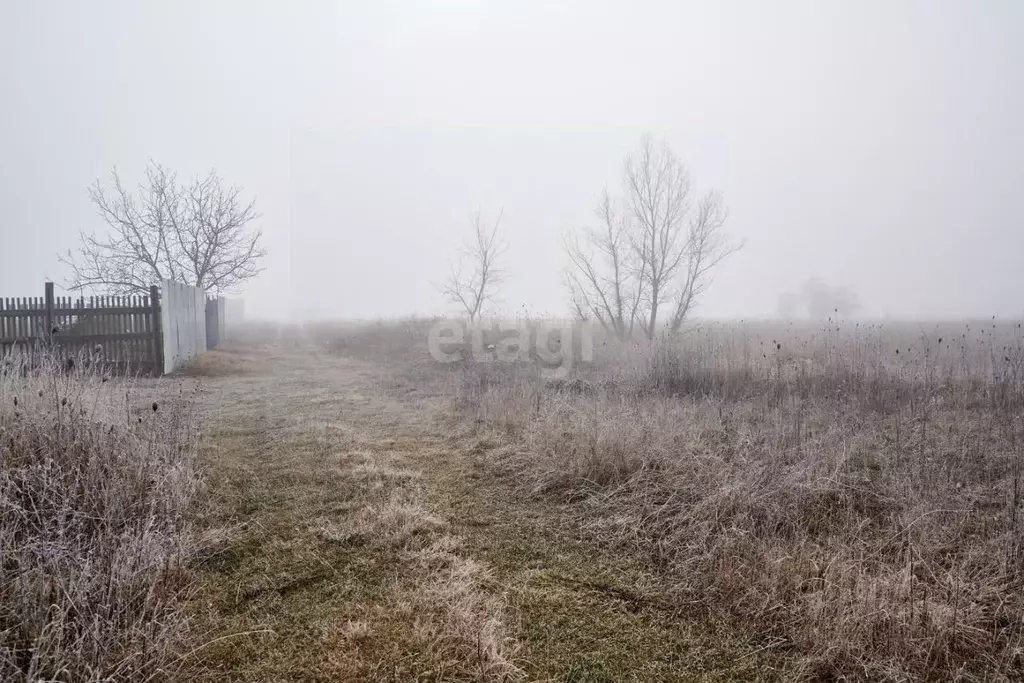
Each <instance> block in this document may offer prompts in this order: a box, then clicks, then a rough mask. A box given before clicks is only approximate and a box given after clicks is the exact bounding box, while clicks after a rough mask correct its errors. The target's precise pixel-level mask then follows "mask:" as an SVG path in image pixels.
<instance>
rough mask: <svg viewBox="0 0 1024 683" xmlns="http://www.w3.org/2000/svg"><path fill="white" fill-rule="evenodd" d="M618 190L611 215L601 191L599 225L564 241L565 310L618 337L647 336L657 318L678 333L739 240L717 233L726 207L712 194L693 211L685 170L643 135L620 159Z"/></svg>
mask: <svg viewBox="0 0 1024 683" xmlns="http://www.w3.org/2000/svg"><path fill="white" fill-rule="evenodd" d="M623 195H624V198H623V203H624V205H625V208H624V210H623V211H622V212H620V213H616V212H614V211H612V209H611V207H612V200H611V199H610V197H609V196H608V193H607V192H605V194H604V195H603V196H602V198H601V200H600V202H599V204H598V208H597V215H598V217H599V218H600V219H601V221H602V228H601V229H600V230H598V231H591V230H586V229H584V230H583V231H582V237H581V236H580V235H579V234H572V235H570V237H569V238H568V239H567V240H566V247H565V250H566V254H567V256H568V260H569V269H568V273H567V277H566V279H567V282H568V283H569V288H570V292H571V293H572V296H573V307H574V309H575V310H576V312H577V314H578V315H579V314H580V313H581V309H586V310H587V311H588V312H589V313H590V314H591V315H593V317H595V318H597V319H598V320H599V321H600V322H601V323H602V324H603V325H604V326H605V327H606V328H609V329H611V330H613V331H614V332H615V333H616V334H618V335H619V336H620V337H621V336H628V334H630V333H631V332H632V330H633V328H634V326H639V327H640V329H641V330H643V332H644V334H645V335H646V336H647V337H648V338H653V337H654V335H655V334H657V331H658V329H659V324H666V321H665V318H667V327H668V329H669V330H670V331H671V332H678V331H679V329H680V328H681V327H682V325H683V323H684V322H685V320H686V318H687V316H688V315H689V314H690V313H691V312H692V310H693V307H694V305H695V303H696V301H697V299H698V298H699V296H700V295H701V294H702V293H703V292H704V290H705V289H706V288H707V286H708V285H709V284H710V282H711V279H712V274H713V271H714V269H715V268H716V267H717V266H718V265H719V264H721V262H722V261H723V260H725V259H726V258H727V257H728V256H729V255H731V254H733V253H734V252H735V251H736V250H737V249H739V248H740V247H741V246H742V245H741V244H740V243H736V242H733V241H732V240H730V239H729V238H728V236H727V235H725V233H724V231H723V228H724V225H725V221H726V217H727V215H728V212H727V211H726V209H725V207H724V205H723V203H722V199H721V195H719V194H718V193H717V192H715V191H711V192H709V193H708V194H706V195H704V196H703V197H701V198H700V199H699V200H698V201H697V203H696V204H697V205H696V210H694V206H693V204H694V201H693V191H692V185H691V182H690V175H689V173H688V171H687V169H686V167H685V165H684V164H683V162H682V161H681V160H680V159H679V157H677V156H676V155H675V153H674V152H673V151H672V150H671V148H669V146H668V145H667V144H666V143H662V144H660V145H659V144H655V143H654V141H653V140H652V139H651V138H650V137H645V138H644V139H643V141H642V142H641V144H640V147H639V149H638V150H637V151H636V152H635V153H633V154H630V155H628V156H627V157H626V161H625V164H624V172H623ZM595 252H596V256H595ZM665 306H667V307H668V315H667V316H664V317H663V316H662V309H663V307H665Z"/></svg>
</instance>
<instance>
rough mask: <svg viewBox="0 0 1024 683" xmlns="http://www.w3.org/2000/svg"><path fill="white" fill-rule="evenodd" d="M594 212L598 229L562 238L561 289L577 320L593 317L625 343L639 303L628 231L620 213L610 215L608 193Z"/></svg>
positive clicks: (638, 281) (602, 197) (610, 204)
mask: <svg viewBox="0 0 1024 683" xmlns="http://www.w3.org/2000/svg"><path fill="white" fill-rule="evenodd" d="M594 213H595V214H596V215H597V217H598V219H599V220H600V222H601V226H600V228H597V229H589V228H584V229H583V230H582V231H579V232H570V233H568V234H567V235H566V236H565V239H564V249H565V253H566V255H567V256H568V258H569V267H568V269H567V270H566V274H565V275H566V284H567V286H568V287H569V291H570V293H571V296H572V306H573V311H574V313H575V314H576V316H577V317H578V318H580V319H590V318H592V317H593V318H595V319H597V321H598V322H600V323H601V325H602V326H603V327H605V328H606V329H608V330H610V331H612V332H614V333H615V334H616V335H617V336H618V337H619V338H621V339H625V338H626V337H628V336H629V335H630V334H632V332H633V327H634V324H635V321H636V316H637V310H638V306H639V304H640V291H639V287H640V280H639V279H638V278H635V277H632V273H633V271H634V270H635V268H636V259H635V258H633V252H632V245H631V243H630V236H631V234H632V231H631V227H632V226H631V224H630V218H629V216H628V215H627V214H626V213H625V212H623V211H616V210H615V208H614V207H613V205H612V199H611V195H609V194H608V191H607V190H605V192H604V194H603V195H602V196H601V199H600V201H599V202H598V205H597V208H596V209H595V210H594ZM580 233H582V234H580Z"/></svg>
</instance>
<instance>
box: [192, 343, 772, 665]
mask: <svg viewBox="0 0 1024 683" xmlns="http://www.w3.org/2000/svg"><path fill="white" fill-rule="evenodd" d="M201 371H202V372H203V374H205V375H206V376H205V377H203V378H201V379H199V380H198V381H199V382H200V384H201V391H200V395H201V396H202V400H203V402H204V412H205V415H206V429H207V432H206V433H207V437H206V441H205V447H204V451H203V454H204V455H203V457H204V465H205V468H206V473H207V478H208V482H209V486H208V491H207V493H206V495H205V496H204V500H203V501H202V502H201V504H200V505H199V506H198V512H197V515H198V520H197V523H198V524H199V525H200V527H201V528H202V529H203V530H204V537H205V539H206V543H207V546H208V549H207V551H206V552H205V554H204V558H203V560H202V562H201V564H200V566H199V569H198V581H199V584H200V589H199V591H198V594H197V595H196V598H195V599H194V600H193V602H192V612H193V614H194V617H195V637H196V642H197V646H198V649H197V651H196V655H195V657H194V658H193V660H194V662H193V663H194V666H193V667H191V673H192V674H193V675H192V676H191V677H193V678H197V679H199V680H232V681H236V680H237V681H346V680H352V681H355V680H366V681H413V680H419V681H432V680H437V681H441V680H445V681H447V680H467V681H469V680H473V681H480V680H536V681H548V680H550V681H555V680H557V681H624V680H635V681H670V680H673V681H674V680H679V681H682V680H685V681H694V680H722V681H725V680H774V679H776V678H778V676H779V672H778V671H777V670H775V673H770V672H769V671H770V670H769V669H768V668H767V667H766V666H764V665H765V664H766V662H764V661H761V660H760V655H759V654H758V647H757V643H755V642H751V641H750V640H749V639H745V638H741V637H737V636H736V634H735V633H732V632H728V631H727V630H725V629H724V627H722V626H712V625H710V624H709V623H708V622H707V621H702V620H700V619H697V618H695V617H694V615H688V614H686V613H685V612H680V610H679V609H678V608H677V607H673V606H672V604H673V603H672V602H671V601H670V600H668V599H667V598H666V596H667V594H668V591H669V590H670V587H669V586H666V585H664V584H663V580H662V579H661V578H659V576H658V574H657V572H656V571H655V570H653V569H652V568H650V567H649V566H647V565H646V564H645V563H644V562H643V560H642V558H639V557H631V556H630V555H629V553H623V552H621V550H615V549H611V548H606V547H602V546H601V545H600V544H599V543H598V542H597V541H596V540H595V539H594V537H593V534H590V533H588V532H587V530H586V529H585V528H583V526H582V522H580V521H578V517H577V516H576V515H574V514H573V512H572V510H570V509H568V508H562V507H561V506H560V505H559V504H558V503H557V502H552V501H550V500H545V499H540V498H538V497H535V496H531V495H529V493H528V492H526V491H523V490H522V489H521V488H520V487H519V486H518V485H517V480H516V477H515V476H514V473H509V472H508V471H504V472H503V470H502V468H501V467H500V466H498V465H497V464H496V463H499V462H501V460H502V458H501V457H500V455H501V453H502V448H507V447H502V446H500V444H498V443H496V442H494V441H491V440H488V439H487V438H484V437H481V436H479V435H474V434H472V433H470V432H469V431H468V430H466V429H464V428H461V427H458V426H456V424H455V423H454V422H453V421H452V420H451V419H450V416H448V415H446V401H445V399H444V397H443V396H441V395H439V394H438V392H437V389H436V387H435V388H431V387H430V386H427V385H423V384H420V385H416V384H414V383H411V382H409V381H407V380H405V379H403V377H404V375H403V373H402V371H401V368H400V367H390V368H388V367H384V366H381V365H375V364H373V363H370V362H368V361H365V360H359V359H355V358H349V357H345V356H339V355H332V354H329V353H327V352H326V351H325V350H324V349H320V348H317V347H316V346H315V345H314V344H313V343H312V342H311V341H310V340H309V339H307V338H305V337H303V336H302V335H300V334H298V333H295V334H292V335H285V336H283V337H282V338H280V339H278V340H277V341H275V342H274V343H271V344H264V345H259V346H248V347H247V346H239V347H235V348H233V349H230V350H225V351H220V352H214V353H213V354H211V357H210V358H209V359H207V363H206V364H205V365H204V366H201ZM188 381H190V382H191V381H197V380H188ZM759 670H760V671H761V672H762V673H758V671H759Z"/></svg>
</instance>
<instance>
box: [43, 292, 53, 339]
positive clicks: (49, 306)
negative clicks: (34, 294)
mask: <svg viewBox="0 0 1024 683" xmlns="http://www.w3.org/2000/svg"><path fill="white" fill-rule="evenodd" d="M45 320H46V331H45V332H44V333H43V339H45V340H46V342H47V346H49V342H50V340H51V339H52V337H53V283H52V282H47V283H46V316H45Z"/></svg>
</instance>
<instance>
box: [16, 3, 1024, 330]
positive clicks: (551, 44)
mask: <svg viewBox="0 0 1024 683" xmlns="http://www.w3.org/2000/svg"><path fill="white" fill-rule="evenodd" d="M1022 29H1024V4H1021V3H1015V2H1011V1H1009V0H1001V1H993V2H989V3H979V4H966V3H955V2H925V1H911V2H905V3H899V4H893V3H886V2H880V1H869V2H864V3H845V2H805V1H795V0H794V1H787V2H780V3H772V4H771V5H766V4H762V3H754V2H739V1H731V2H722V3H693V2H683V3H676V2H668V1H667V0H666V1H664V2H639V3H629V4H625V3H612V2H582V0H579V1H571V2H559V3H541V2H525V3H516V4H514V5H512V4H507V5H498V4H488V3H472V2H468V0H442V1H440V2H437V3H431V4H430V5H429V6H428V5H424V4H422V3H411V2H398V1H392V0H387V1H384V2H380V3H373V4H372V5H369V6H364V5H361V4H356V3H329V2H309V3H303V4H302V5H298V6H287V7H285V6H279V5H276V4H269V3H268V4H263V3H249V2H241V0H233V1H226V2H221V3H215V4H213V3H199V2H182V3H175V4H174V5H173V6H172V5H166V6H148V5H142V4H137V3H128V2H97V3H90V5H89V6H88V7H85V6H83V5H80V4H78V3H71V2H50V1H42V2H36V3H6V4H4V5H3V6H2V7H0V56H2V57H3V59H4V63H5V64H7V65H8V67H7V68H6V69H4V70H3V71H2V72H0V92H3V93H4V98H5V104H6V106H5V107H4V108H3V109H2V110H0V149H2V150H3V156H2V159H0V210H2V211H0V216H2V217H3V218H2V219H0V245H2V246H0V251H2V252H3V253H4V255H5V256H6V258H4V259H3V261H2V263H3V265H2V267H0V296H4V297H6V296H11V297H16V296H41V293H42V285H43V281H44V280H46V279H52V280H54V281H55V282H57V283H61V282H62V281H63V280H64V279H65V278H66V277H67V275H68V273H67V271H66V269H64V268H63V267H62V266H61V265H60V264H59V263H58V261H57V259H56V254H57V252H58V251H64V250H66V249H68V248H72V249H73V248H74V246H75V244H76V239H77V234H78V231H79V230H86V231H93V230H100V231H102V230H103V229H104V225H103V223H102V221H101V220H100V219H99V218H98V216H97V215H96V212H95V210H94V208H93V207H92V206H91V204H90V203H89V199H88V194H87V192H86V188H87V187H88V186H89V185H90V184H91V183H93V182H94V181H95V180H96V179H97V178H99V179H100V180H101V182H107V179H108V177H109V173H110V171H111V169H112V168H113V167H115V166H116V167H117V168H118V170H119V172H120V173H121V174H122V177H123V178H124V180H125V181H126V182H127V183H129V184H132V185H134V184H135V183H136V182H138V181H139V180H140V179H141V178H142V177H144V173H145V168H146V164H147V163H148V162H149V161H150V160H153V161H156V162H159V163H161V164H163V165H165V166H166V167H168V168H170V169H172V170H174V171H176V172H178V173H179V175H180V176H181V177H184V178H187V177H191V176H194V175H196V174H204V173H206V172H207V171H209V170H210V169H211V168H215V169H216V170H217V171H218V173H219V174H220V175H221V176H222V177H223V178H224V180H225V181H226V182H227V183H228V184H232V185H239V186H241V187H243V188H244V189H245V191H246V193H247V194H248V195H251V196H255V197H256V200H257V209H258V211H259V212H260V214H261V217H260V219H259V220H257V221H256V222H255V223H254V227H257V228H259V229H261V230H262V231H263V232H264V236H265V243H266V247H267V250H268V256H267V258H266V261H265V263H264V265H265V268H266V270H265V271H264V272H263V273H262V274H261V275H260V276H259V277H257V278H255V279H254V280H252V281H251V282H249V283H247V284H246V286H245V287H244V288H243V289H242V291H241V295H242V296H244V298H245V299H246V307H247V311H248V312H249V314H250V315H251V316H252V317H254V318H259V319H276V320H302V319H327V318H342V319H373V318H382V317H383V318H398V317H403V316H409V315H420V316H430V315H457V314H458V310H457V308H456V307H454V306H452V305H451V304H450V303H446V302H445V301H444V299H443V297H442V296H441V294H440V293H439V292H438V289H437V287H436V286H435V285H436V284H437V283H439V282H440V281H442V280H443V279H444V277H445V275H446V274H447V272H448V264H449V261H450V260H451V259H454V258H456V256H457V250H458V248H459V245H460V244H461V243H462V242H463V241H464V240H465V238H466V237H467V236H468V233H469V226H470V216H471V215H472V214H473V212H475V211H477V210H479V211H480V212H481V213H482V215H483V216H484V218H485V220H493V219H494V218H495V217H496V216H497V215H498V213H499V212H501V213H502V226H503V230H504V233H505V238H506V240H507V241H508V243H509V251H508V254H507V259H506V262H505V268H506V270H507V278H506V282H505V284H504V286H503V288H502V291H501V293H500V295H499V299H500V302H501V303H500V306H499V308H497V309H496V312H499V313H501V314H504V315H513V316H514V315H517V314H523V313H525V314H529V315H532V316H535V317H540V316H556V317H559V316H565V315H567V313H568V296H567V293H566V290H565V288H564V286H563V283H562V269H563V267H564V264H565V260H564V257H563V255H562V253H561V250H560V240H561V236H562V234H563V233H564V232H565V231H566V230H569V229H575V228H579V227H581V226H583V225H587V224H590V225H594V219H593V213H592V212H593V207H594V204H595V201H596V199H597V197H598V195H599V194H600V193H601V192H602V190H603V189H604V188H605V187H607V188H608V189H609V191H611V192H612V193H613V194H614V193H615V192H616V191H617V190H618V188H619V183H620V179H621V174H622V162H623V157H624V155H625V154H627V153H628V152H629V151H630V150H632V149H635V148H636V146H637V145H638V144H639V143H640V140H641V139H642V137H643V136H644V135H647V134H650V135H652V136H653V137H654V138H655V139H658V140H665V141H667V142H668V143H669V144H670V145H671V146H672V148H673V149H674V150H675V152H676V153H677V154H678V155H679V156H680V157H681V158H682V159H683V161H684V162H685V164H686V165H687V167H688V168H689V170H690V173H691V175H692V178H693V181H694V186H695V189H696V190H697V191H698V192H703V191H706V190H709V189H711V188H716V189H717V190H719V191H720V192H721V193H722V195H723V196H724V200H725V203H726V205H727V206H728V208H729V211H730V215H729V220H728V222H727V224H726V230H727V232H728V233H729V234H730V235H731V236H732V237H733V238H735V239H737V240H744V241H745V247H744V248H743V249H742V250H741V251H740V252H739V253H737V254H736V255H734V256H733V257H732V258H731V259H729V260H728V261H727V262H726V263H725V264H724V265H723V266H722V267H721V268H720V270H718V271H717V272H716V277H715V281H714V284H713V285H712V286H711V287H710V289H709V290H708V291H707V292H706V294H705V295H704V296H703V297H702V299H701V300H700V302H699V305H698V307H697V309H696V311H695V313H694V315H695V316H697V317H699V318H702V319H722V320H724V319H730V320H734V319H754V318H771V317H773V316H774V315H775V313H776V309H777V306H778V300H779V296H780V295H782V294H784V293H786V292H794V291H797V290H798V289H799V288H800V287H801V285H802V284H803V283H804V282H805V281H807V280H809V279H811V278H820V279H822V280H823V281H824V282H826V283H828V284H829V285H833V286H845V287H848V288H849V289H850V290H851V291H853V292H854V293H855V294H856V296H857V298H858V299H859V302H860V304H861V307H862V309H861V311H860V316H859V317H862V318H863V319H865V320H867V319H872V320H886V319H890V320H891V319H911V320H920V321H928V320H936V319H950V318H973V319H978V320H986V319H990V318H991V316H993V315H995V316H997V317H999V318H1002V319H1006V318H1009V317H1020V316H1021V315H1022V314H1024V278H1021V277H1020V267H1019V265H1018V261H1019V258H1020V255H1021V254H1024V226H1022V225H1021V216H1022V206H1021V205H1022V199H1021V195H1020V191H1019V188H1020V187H1021V186H1022V185H1024V170H1022V169H1021V166H1020V163H1019V160H1020V159H1021V158H1024V87H1022V86H1024V75H1022V72H1021V70H1020V68H1019V66H1020V64H1024V41H1020V40H1019V36H1020V35H1021V30H1022ZM11 254H16V256H15V257H13V258H12V256H11ZM840 317H841V318H842V317H844V316H843V315H842V313H840Z"/></svg>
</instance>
